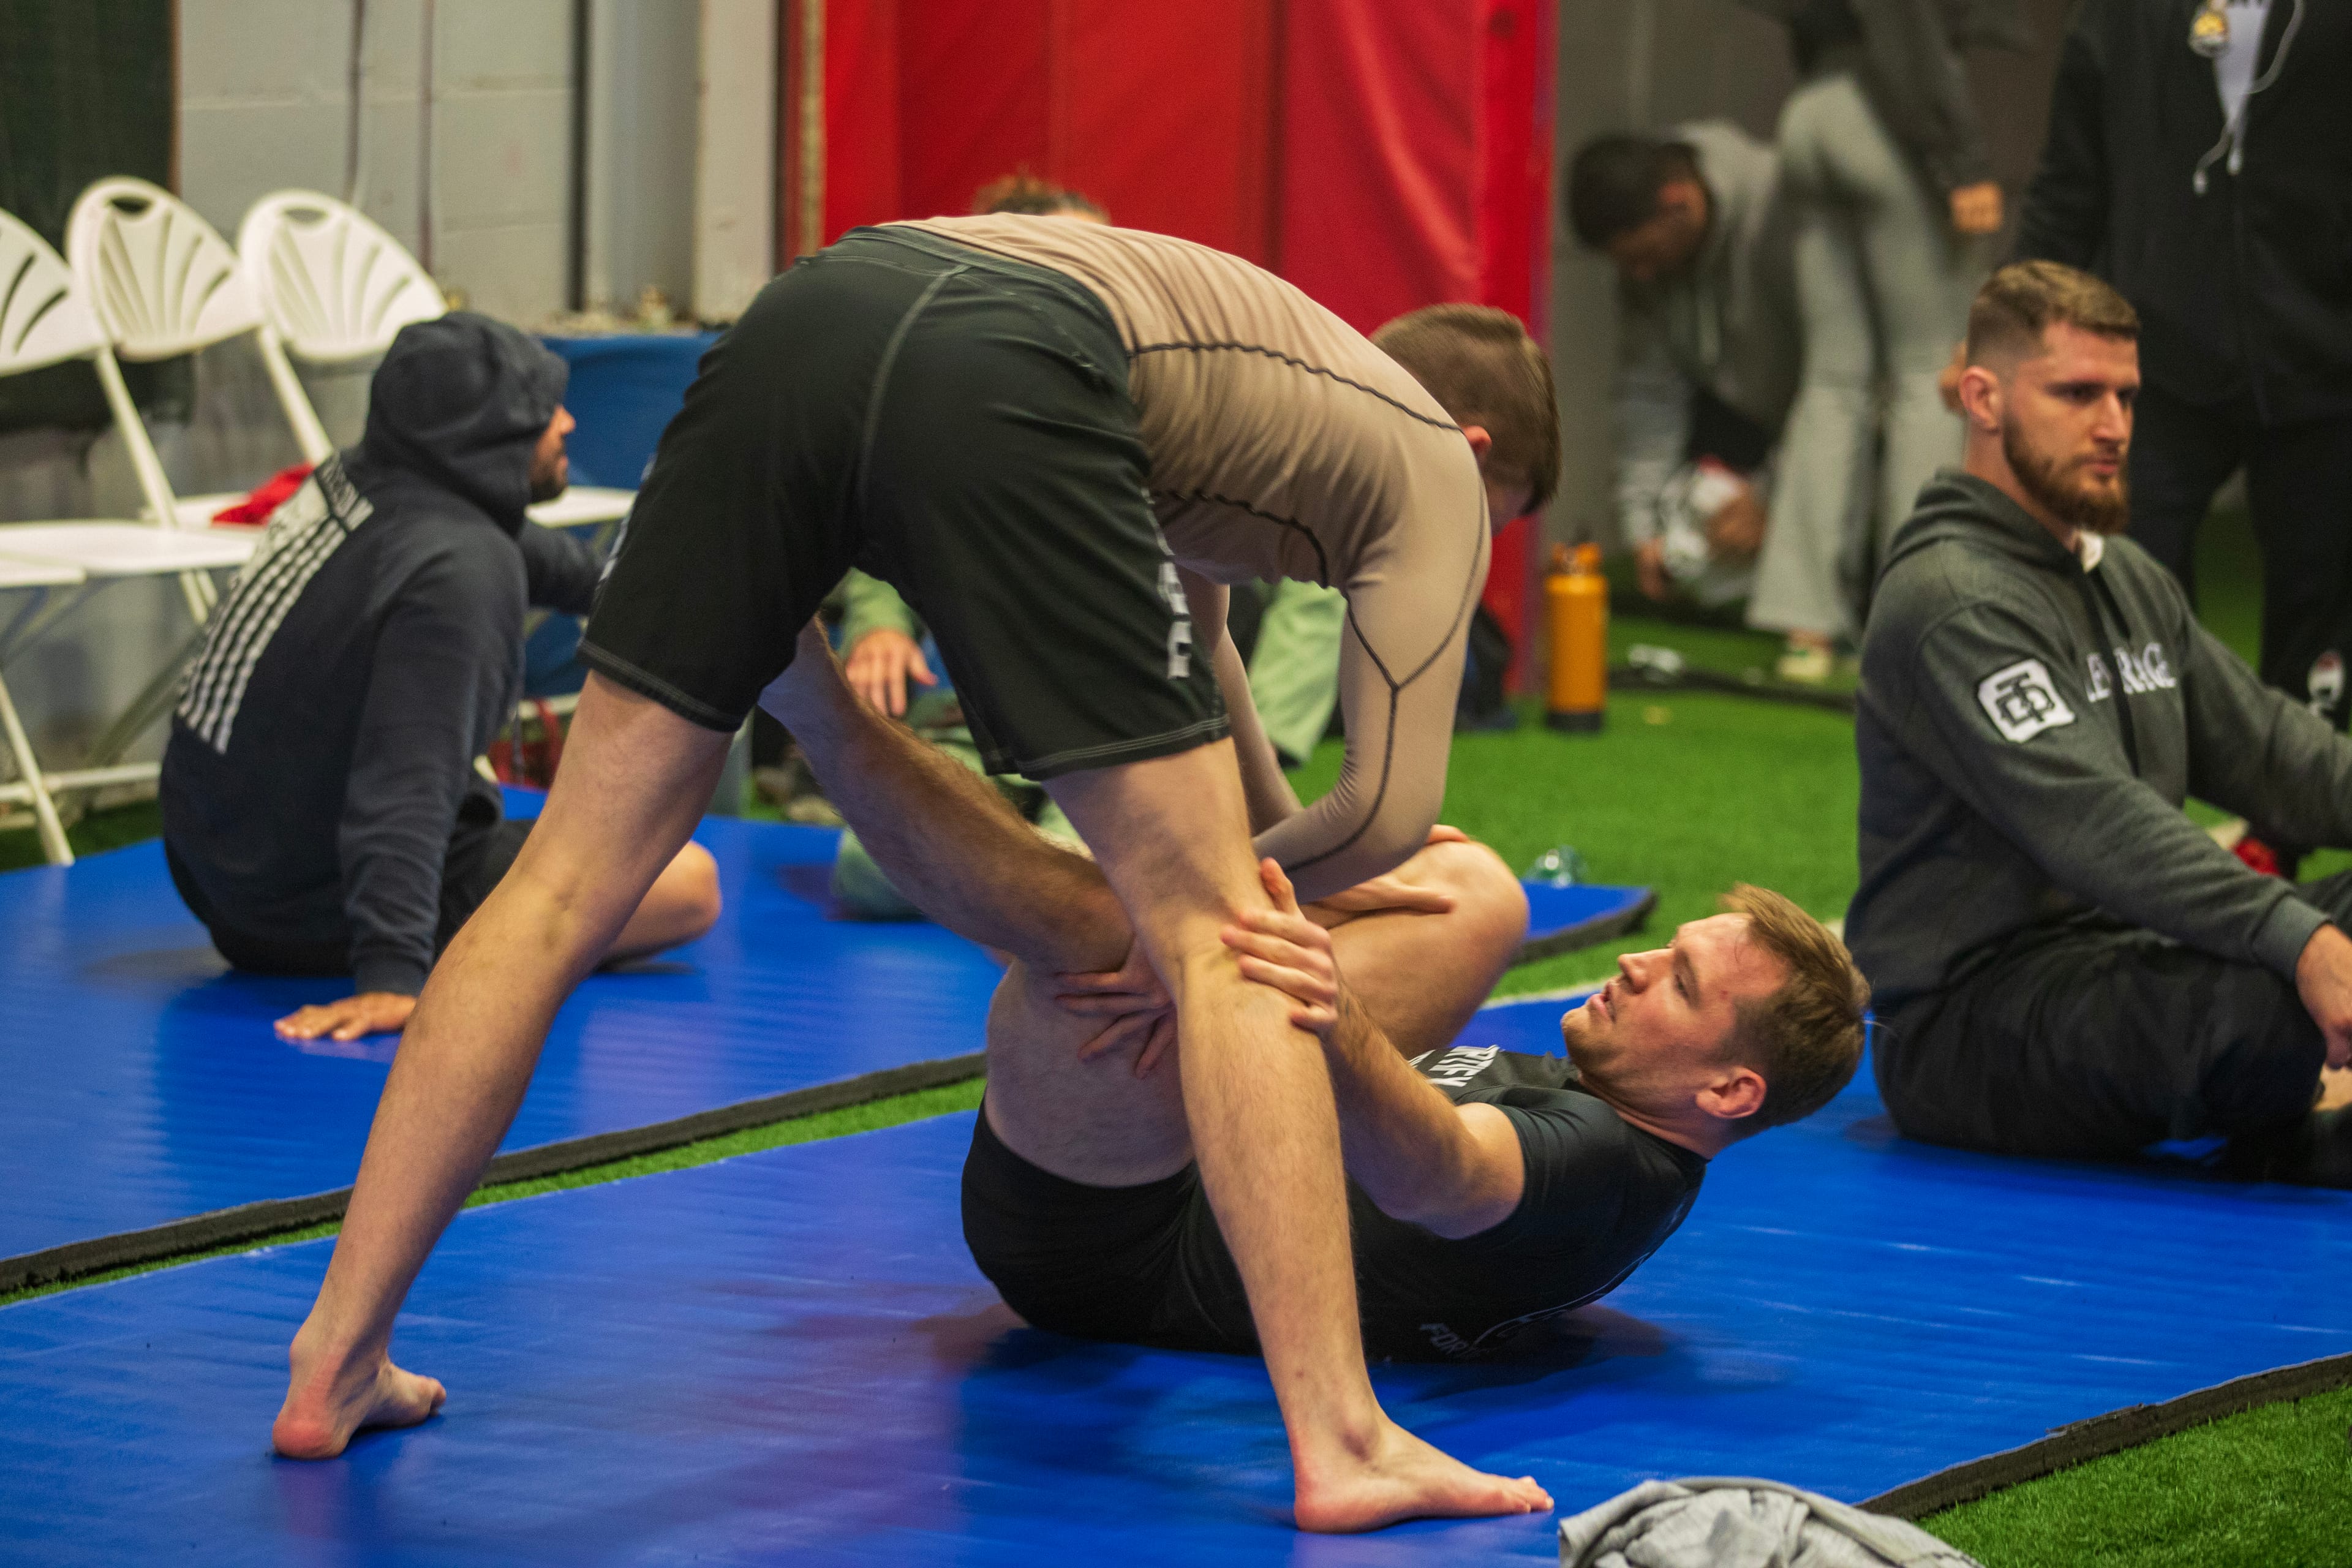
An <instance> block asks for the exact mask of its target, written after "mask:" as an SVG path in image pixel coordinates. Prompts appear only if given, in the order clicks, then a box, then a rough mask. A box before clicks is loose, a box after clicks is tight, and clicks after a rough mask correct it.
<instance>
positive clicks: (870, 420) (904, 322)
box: [857, 267, 970, 513]
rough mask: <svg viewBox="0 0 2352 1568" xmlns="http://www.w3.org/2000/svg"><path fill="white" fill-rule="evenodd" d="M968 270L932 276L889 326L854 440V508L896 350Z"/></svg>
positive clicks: (868, 469)
mask: <svg viewBox="0 0 2352 1568" xmlns="http://www.w3.org/2000/svg"><path fill="white" fill-rule="evenodd" d="M968 270H970V268H963V267H951V268H949V269H948V270H947V271H945V272H942V273H940V275H939V276H938V277H936V278H934V279H931V282H930V287H929V288H927V289H924V290H923V291H922V292H921V293H919V294H918V295H916V296H915V302H914V303H913V304H911V305H909V306H908V307H907V313H906V314H905V315H903V316H901V317H899V318H898V325H897V326H895V327H893V328H891V329H890V337H889V341H888V342H885V343H884V344H883V345H882V357H881V358H880V359H879V360H878V361H877V362H876V363H875V366H874V390H873V391H872V392H870V393H868V394H867V395H866V428H865V429H864V430H863V431H862V432H860V433H859V436H858V440H857V510H859V511H860V512H861V513H862V512H863V511H864V510H866V483H867V480H868V479H869V477H870V476H871V475H872V474H873V472H874V435H875V431H876V430H877V428H878V427H879V426H881V423H882V399H883V397H884V395H886V394H887V393H888V391H889V390H890V372H891V371H892V369H894V368H895V367H896V366H897V365H898V351H899V350H900V349H901V348H903V347H905V346H906V342H907V334H908V332H911V331H914V330H915V321H916V319H917V318H918V317H919V316H921V315H922V313H923V312H924V311H925V310H929V309H930V304H931V301H932V300H936V299H938V298H939V297H940V289H944V288H946V287H947V286H948V284H949V283H950V281H951V280H952V279H956V278H959V277H961V276H962V275H963V274H964V273H965V272H966V271H968Z"/></svg>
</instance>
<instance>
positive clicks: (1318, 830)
mask: <svg viewBox="0 0 2352 1568" xmlns="http://www.w3.org/2000/svg"><path fill="white" fill-rule="evenodd" d="M1400 505H1401V506H1402V509H1403V516H1404V519H1405V521H1404V522H1403V523H1402V525H1400V526H1399V527H1398V528H1397V529H1396V530H1394V531H1393V534H1392V536H1391V538H1390V539H1389V540H1388V541H1387V542H1384V543H1383V544H1382V545H1381V546H1380V548H1379V549H1378V550H1376V551H1375V552H1372V553H1371V554H1370V556H1368V557H1367V558H1366V559H1364V560H1361V561H1359V562H1357V563H1354V566H1353V568H1352V569H1351V571H1350V574H1349V579H1348V581H1347V582H1345V583H1343V584H1339V586H1340V587H1343V588H1344V589H1345V590H1346V591H1347V595H1348V629H1347V634H1346V636H1345V637H1343V638H1342V639H1341V641H1340V645H1339V705H1340V707H1341V709H1342V710H1344V711H1345V712H1346V714H1347V717H1348V749H1347V754H1346V757H1345V759H1344V760H1343V761H1342V762H1341V763H1340V767H1339V779H1338V780H1337V781H1336V782H1335V783H1334V784H1332V785H1331V788H1330V789H1329V790H1328V792H1327V793H1326V794H1325V795H1323V797H1322V798H1321V799H1319V800H1318V801H1316V802H1315V803H1314V804H1313V805H1310V806H1308V807H1307V809H1306V810H1304V811H1301V812H1298V813H1296V814H1295V815H1293V816H1289V817H1287V818H1286V819H1285V820H1283V821H1282V822H1280V823H1277V824H1276V826H1274V827H1272V828H1270V829H1267V830H1265V831H1263V832H1260V833H1259V834H1258V835H1257V837H1256V848H1257V852H1258V854H1259V855H1261V856H1264V857H1270V858H1273V859H1275V860H1277V861H1279V862H1281V864H1282V868H1283V869H1284V870H1285V871H1286V872H1287V873H1289V876H1290V879H1291V880H1292V881H1294V882H1295V883H1297V887H1298V896H1299V897H1300V898H1301V899H1303V900H1309V901H1312V900H1317V899H1323V898H1328V897H1329V896H1330V895H1331V894H1333V893H1336V892H1339V890H1340V889H1345V888H1352V887H1354V886H1356V885H1357V884H1358V883H1360V882H1364V881H1369V880H1370V879H1372V878H1374V877H1378V876H1380V875H1381V873H1383V872H1385V871H1390V870H1393V869H1394V868H1396V867H1398V866H1399V865H1401V864H1402V863H1403V861H1404V860H1405V859H1406V858H1408V857H1410V856H1411V855H1412V854H1413V853H1414V852H1415V851H1417V850H1419V849H1420V848H1421V847H1422V845H1423V842H1424V841H1425V840H1426V839H1427V837H1428V836H1429V830H1430V828H1431V827H1432V826H1433V825H1434V824H1435V823H1436V821H1437V812H1438V807H1439V805H1441V804H1442V803H1443V802H1444V799H1445V764H1446V760H1447V758H1448V756H1449V754H1450V753H1451V752H1452V750H1453V744H1454V707H1455V705H1456V703H1457V702H1458V701H1459V700H1460V699H1461V695H1462V660H1463V655H1464V651H1465V649H1466V648H1467V647H1468V646H1469V640H1470V617H1471V616H1472V614H1473V613H1474V612H1475V610H1476V608H1477V605H1478V591H1479V590H1480V589H1481V588H1483V587H1484V586H1485V585H1486V558H1487V550H1488V544H1489V540H1488V529H1487V521H1486V492H1485V489H1484V488H1483V487H1482V486H1481V484H1480V482H1479V479H1478V464H1477V459H1476V458H1474V457H1472V456H1471V453H1470V447H1469V446H1468V444H1467V443H1466V442H1464V441H1463V440H1462V439H1461V437H1458V436H1453V437H1451V445H1450V446H1448V447H1444V449H1443V451H1442V452H1441V453H1440V454H1439V455H1438V456H1436V457H1433V458H1431V459H1429V460H1428V461H1427V462H1426V463H1424V464H1423V466H1422V468H1420V470H1419V471H1418V472H1417V473H1416V476H1415V480H1414V484H1413V493H1412V495H1411V496H1409V497H1407V498H1406V499H1405V500H1403V501H1402V502H1401V503H1400Z"/></svg>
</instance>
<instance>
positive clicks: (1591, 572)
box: [1544, 544, 1609, 731]
mask: <svg viewBox="0 0 2352 1568" xmlns="http://www.w3.org/2000/svg"><path fill="white" fill-rule="evenodd" d="M1544 607H1545V610H1546V613H1547V623H1548V625H1549V629H1550V632H1551V682H1550V688H1549V691H1548V693H1547V694H1546V699H1545V702H1544V722H1545V723H1547V724H1549V725H1550V726H1551V727H1552V728H1553V729H1555V730H1581V731H1594V730H1598V729H1600V728H1601V715H1602V714H1603V713H1604V712H1605V711H1607V709H1608V702H1609V580H1608V579H1607V578H1605V577H1603V576H1602V575H1601V546H1599V545H1597V544H1580V545H1578V546H1577V547H1576V553H1575V554H1574V555H1572V556H1571V555H1570V553H1569V550H1568V546H1566V545H1565V544H1555V545H1553V546H1552V547H1551V572H1550V574H1549V575H1548V576H1546V577H1545V578H1544Z"/></svg>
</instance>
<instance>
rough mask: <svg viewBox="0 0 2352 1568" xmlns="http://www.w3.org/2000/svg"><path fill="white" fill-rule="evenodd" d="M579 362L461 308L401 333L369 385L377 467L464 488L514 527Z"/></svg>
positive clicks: (365, 442)
mask: <svg viewBox="0 0 2352 1568" xmlns="http://www.w3.org/2000/svg"><path fill="white" fill-rule="evenodd" d="M571 374H572V367H571V366H570V365H568V364H566V363H564V362H563V360H562V358H560V357H559V356H557V355H556V354H554V353H551V352H550V351H549V350H548V349H547V348H546V347H545V346H544V345H542V344H541V343H539V342H536V341H534V340H533V339H532V338H531V337H530V335H529V334H527V333H525V332H522V331H518V330H517V329H515V328H513V327H510V326H509V325H507V324H506V323H505V322H504V321H492V320H490V318H488V316H478V315H476V314H474V313H473V312H472V311H470V310H452V311H450V312H449V313H448V314H447V315H446V316H439V317H436V318H435V319H434V320H432V321H412V322H411V323H409V324H408V325H407V326H405V327H403V328H402V329H401V330H400V335H399V336H398V337H396V338H394V340H393V342H392V347H391V349H390V350H388V351H387V352H386V353H385V354H384V356H383V363H382V364H381V365H379V366H377V367H376V373H375V380H374V382H373V385H372V386H371V388H370V391H369V401H368V416H367V433H366V435H365V436H363V437H362V438H361V441H360V454H361V456H362V458H364V459H365V460H366V461H367V462H369V463H371V464H374V465H379V466H382V467H384V468H404V469H407V470H409V471H410V472H412V473H415V474H419V475H421V476H423V477H425V478H426V479H431V480H432V481H434V482H435V483H436V484H439V485H441V486H443V487H445V488H446V489H453V490H455V491H457V493H458V494H459V495H462V496H464V497H465V498H466V499H467V500H470V501H472V502H474V503H475V504H476V505H477V506H479V507H480V508H482V510H485V511H487V512H488V513H489V514H490V517H491V518H492V519H493V520H494V521H496V522H497V523H498V524H499V526H500V527H501V528H504V529H505V530H507V531H508V532H509V533H512V532H514V531H517V530H519V529H520V528H521V526H522V523H523V508H524V507H525V506H527V505H529V504H530V459H531V453H532V451H533V450H534V449H535V448H536V447H538V445H539V438H540V437H541V435H543V434H544V433H545V432H546V429H547V426H548V422H549V421H550V420H551V419H553V418H554V417H555V410H556V408H557V407H558V405H561V404H562V401H563V389H564V386H565V385H566V384H567V383H568V382H569V381H570V379H571Z"/></svg>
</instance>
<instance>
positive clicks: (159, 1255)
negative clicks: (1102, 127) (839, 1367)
mask: <svg viewBox="0 0 2352 1568" xmlns="http://www.w3.org/2000/svg"><path fill="white" fill-rule="evenodd" d="M983 1059H984V1058H982V1055H981V1053H979V1052H972V1053H971V1054H969V1055H966V1056H959V1057H947V1058H940V1059H939V1060H936V1061H928V1062H916V1063H912V1064H910V1065H908V1066H906V1067H898V1068H885V1069H883V1070H881V1071H879V1072H870V1073H863V1074H860V1075H859V1076H857V1077H856V1078H851V1079H842V1080H840V1081H839V1082H836V1083H827V1084H818V1085H816V1086H814V1087H813V1088H809V1089H792V1090H789V1091H787V1092H785V1093H782V1094H772V1095H763V1096H761V1098H759V1099H757V1100H741V1101H739V1102H737V1103H736V1104H733V1105H724V1106H719V1107H717V1108H715V1109H713V1110H700V1111H696V1112H695V1113H694V1114H692V1115H690V1116H680V1117H677V1118H674V1119H672V1120H670V1121H656V1122H653V1123H651V1124H649V1125H647V1126H644V1127H629V1128H623V1129H621V1130H619V1131H613V1132H599V1133H593V1134H591V1135H589V1136H587V1137H584V1138H567V1139H564V1140H562V1142H554V1143H542V1144H540V1145H539V1146H537V1147H536V1148H530V1149H518V1150H516V1151H514V1152H512V1153H509V1154H500V1155H499V1156H497V1157H496V1158H494V1159H493V1160H491V1161H490V1163H489V1165H488V1168H486V1169H485V1170H484V1172H483V1173H482V1184H481V1188H480V1189H478V1192H477V1194H476V1195H477V1197H478V1196H479V1195H480V1192H481V1191H486V1190H488V1189H492V1188H506V1187H529V1188H530V1190H531V1191H535V1192H536V1191H548V1190H551V1184H559V1185H560V1184H563V1183H562V1178H564V1177H567V1176H569V1175H572V1174H573V1173H582V1172H585V1171H587V1170H589V1169H590V1168H592V1167H593V1168H595V1169H599V1170H603V1169H605V1168H608V1167H615V1166H620V1165H625V1164H629V1163H635V1162H640V1161H644V1160H646V1158H647V1157H649V1156H656V1155H658V1154H661V1153H663V1152H667V1151H672V1150H680V1149H684V1148H686V1147H688V1146H689V1145H699V1144H704V1143H709V1142H713V1141H717V1140H723V1139H725V1138H726V1137H728V1136H729V1135H730V1134H735V1133H740V1132H744V1131H749V1130H751V1129H757V1128H761V1127H766V1126H772V1125H773V1124H775V1123H779V1122H786V1121H800V1120H804V1119H806V1118H809V1117H812V1116H814V1115H817V1114H819V1113H822V1112H825V1111H835V1110H845V1109H849V1108H852V1107H856V1106H860V1105H865V1104H868V1103H870V1102H872V1101H876V1100H886V1099H892V1098H897V1097H902V1096H906V1095H908V1094H911V1093H914V1092H917V1091H919V1090H924V1089H940V1088H944V1087H947V1086H950V1085H953V1084H961V1083H968V1082H970V1081H971V1080H972V1079H977V1078H978V1077H979V1076H980V1074H981V1069H982V1061H983ZM848 1130H849V1129H845V1131H848ZM729 1152H741V1151H734V1150H727V1151H719V1152H712V1153H710V1154H709V1155H707V1156H706V1157H707V1158H709V1159H719V1158H724V1157H725V1155H726V1154H727V1153H729ZM683 1163H702V1162H701V1161H700V1160H693V1161H688V1162H683ZM653 1168H656V1167H652V1166H648V1167H646V1169H648V1170H650V1169H653ZM659 1168H673V1167H669V1166H662V1167H659ZM639 1173H643V1172H641V1171H640V1172H633V1171H619V1170H615V1171H614V1173H613V1174H612V1175H610V1176H600V1177H597V1178H596V1179H598V1180H613V1179H616V1178H617V1177H619V1176H623V1175H628V1174H639ZM573 1184H584V1183H573ZM509 1195H511V1196H527V1195H529V1194H528V1193H524V1192H516V1193H512V1194H509ZM351 1196H352V1189H351V1188H349V1187H339V1188H337V1189H336V1190H335V1191H333V1192H331V1193H313V1194H310V1195H308V1196H306V1197H297V1198H271V1199H267V1200H265V1201H263V1202H260V1203H252V1204H241V1205H237V1206H236V1207H235V1208H226V1209H215V1210H213V1211H212V1212H211V1213H209V1214H201V1215H190V1216H189V1217H187V1218H185V1219H178V1220H173V1221H170V1222H169V1223H167V1224H163V1225H159V1226H148V1227H147V1228H145V1229H143V1230H133V1231H122V1232H119V1233H117V1234H115V1235H113V1236H104V1237H93V1238H91V1239H90V1240H88V1241H76V1242H68V1243H67V1244H66V1245H64V1246H62V1247H47V1248H45V1249H43V1250H42V1251H39V1252H28V1253H22V1254H19V1255H18V1256H16V1257H15V1258H0V1304H5V1302H6V1301H8V1300H14V1299H16V1297H17V1296H18V1295H20V1294H23V1293H25V1292H26V1290H27V1289H32V1288H37V1287H40V1286H44V1285H48V1284H53V1283H61V1282H68V1281H70V1282H75V1283H89V1282H91V1279H92V1277H95V1276H99V1275H110V1276H119V1275H120V1274H121V1272H123V1271H126V1270H131V1269H135V1268H139V1267H142V1266H145V1265H150V1264H157V1263H163V1262H185V1261H189V1260H192V1259H193V1258H194V1257H196V1256H198V1255H210V1254H213V1253H217V1252H222V1251H239V1250H245V1249H247V1248H250V1247H257V1246H262V1245H268V1244H274V1243H276V1242H278V1241H280V1240H288V1239H293V1238H294V1237H295V1236H296V1234H297V1233H305V1234H324V1233H325V1232H324V1230H322V1229H320V1227H322V1226H323V1227H325V1228H326V1229H331V1228H333V1226H335V1225H337V1224H339V1223H340V1222H341V1219H342V1215H343V1210H344V1208H345V1207H346V1206H347V1205H349V1204H350V1202H351Z"/></svg>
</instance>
